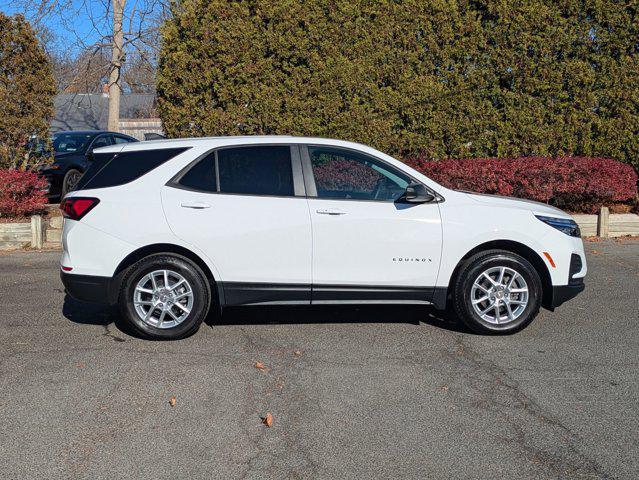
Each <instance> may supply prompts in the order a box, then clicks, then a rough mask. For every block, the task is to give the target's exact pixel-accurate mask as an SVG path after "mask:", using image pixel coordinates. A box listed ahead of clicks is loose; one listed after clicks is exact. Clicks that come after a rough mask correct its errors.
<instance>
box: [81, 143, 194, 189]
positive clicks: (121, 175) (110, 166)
mask: <svg viewBox="0 0 639 480" xmlns="http://www.w3.org/2000/svg"><path fill="white" fill-rule="evenodd" d="M186 150H188V148H165V149H159V150H138V151H134V152H121V153H116V154H113V153H97V154H94V158H93V161H92V162H91V166H90V167H89V168H88V169H87V171H86V173H85V174H84V176H83V177H82V178H81V179H80V182H79V183H78V186H77V188H76V190H86V189H90V188H106V187H116V186H118V185H124V184H125V183H129V182H132V181H133V180H136V179H137V178H140V177H141V176H142V175H145V174H146V173H148V172H150V171H151V170H153V169H154V168H156V167H159V166H160V165H162V164H163V163H164V162H166V161H168V160H170V159H172V158H173V157H175V156H177V155H179V154H180V153H182V152H185V151H186Z"/></svg>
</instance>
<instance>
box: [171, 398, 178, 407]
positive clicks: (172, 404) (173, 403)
mask: <svg viewBox="0 0 639 480" xmlns="http://www.w3.org/2000/svg"><path fill="white" fill-rule="evenodd" d="M176 403H177V399H176V398H175V397H171V398H169V405H171V406H172V407H175V404H176Z"/></svg>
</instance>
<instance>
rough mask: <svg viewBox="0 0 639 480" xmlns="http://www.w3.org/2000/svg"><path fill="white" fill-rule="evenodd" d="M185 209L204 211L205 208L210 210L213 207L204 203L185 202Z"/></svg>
mask: <svg viewBox="0 0 639 480" xmlns="http://www.w3.org/2000/svg"><path fill="white" fill-rule="evenodd" d="M181 206H182V207H184V208H194V209H196V210H202V209H203V208H210V207H211V205H209V204H208V203H204V202H184V203H182V204H181Z"/></svg>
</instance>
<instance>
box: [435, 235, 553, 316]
mask: <svg viewBox="0 0 639 480" xmlns="http://www.w3.org/2000/svg"><path fill="white" fill-rule="evenodd" d="M495 249H499V250H506V251H508V252H512V253H515V254H517V255H519V256H520V257H523V258H525V259H526V260H528V261H529V262H530V263H531V264H532V266H533V267H534V268H535V270H536V271H537V273H538V274H539V279H540V280H541V288H542V298H541V304H542V306H543V307H544V308H551V306H552V295H553V290H552V279H551V278H550V272H549V271H548V267H547V266H546V264H545V262H544V260H543V259H542V258H541V256H540V255H539V254H538V253H537V252H535V251H534V250H533V249H532V248H530V247H529V246H527V245H525V244H523V243H521V242H517V241H514V240H491V241H488V242H484V243H482V244H480V245H477V246H476V247H474V248H473V249H471V250H469V251H468V252H467V253H466V254H465V255H464V256H463V257H462V258H461V259H460V260H459V262H458V263H457V265H456V266H455V269H454V270H453V273H452V275H451V276H450V280H449V282H448V288H447V290H446V298H439V299H437V298H436V301H435V305H436V306H438V307H443V308H445V306H446V303H447V299H448V296H449V295H450V294H451V293H452V288H453V285H454V284H455V281H456V280H457V276H458V275H459V272H460V270H461V267H462V265H463V264H464V262H466V260H468V259H469V258H470V257H472V256H473V255H475V254H476V253H479V252H483V251H485V250H495ZM442 304H443V305H442Z"/></svg>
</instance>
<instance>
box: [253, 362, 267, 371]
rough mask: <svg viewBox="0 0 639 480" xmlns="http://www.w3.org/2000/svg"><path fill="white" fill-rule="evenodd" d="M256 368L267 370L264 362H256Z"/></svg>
mask: <svg viewBox="0 0 639 480" xmlns="http://www.w3.org/2000/svg"><path fill="white" fill-rule="evenodd" d="M255 368H257V369H258V370H266V367H265V366H264V364H263V363H262V362H255Z"/></svg>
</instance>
